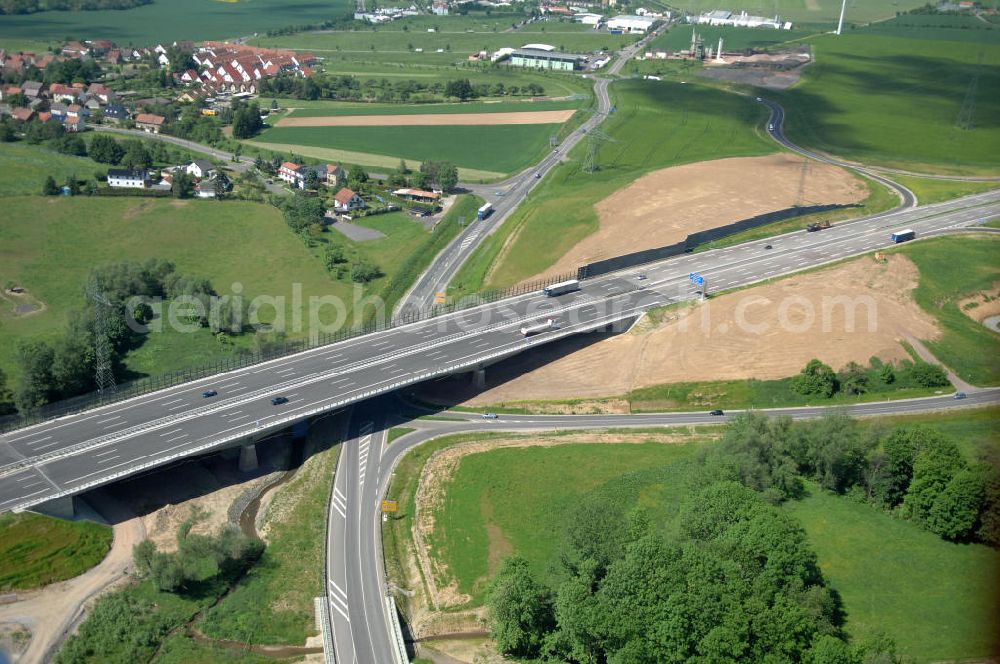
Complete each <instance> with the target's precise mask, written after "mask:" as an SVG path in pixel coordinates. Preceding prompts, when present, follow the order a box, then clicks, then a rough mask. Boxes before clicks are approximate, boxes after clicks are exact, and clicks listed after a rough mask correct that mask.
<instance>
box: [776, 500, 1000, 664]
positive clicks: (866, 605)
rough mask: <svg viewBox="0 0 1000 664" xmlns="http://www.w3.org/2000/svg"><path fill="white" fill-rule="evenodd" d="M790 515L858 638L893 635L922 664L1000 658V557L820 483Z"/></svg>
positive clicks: (788, 506) (792, 505) (795, 503)
mask: <svg viewBox="0 0 1000 664" xmlns="http://www.w3.org/2000/svg"><path fill="white" fill-rule="evenodd" d="M785 509H786V510H787V511H788V512H789V513H790V514H791V515H793V516H794V517H796V518H797V519H798V520H799V521H800V522H801V523H802V526H803V527H804V528H805V530H806V533H807V534H808V536H809V541H810V542H811V544H812V546H813V548H814V550H815V551H816V553H817V555H818V556H819V564H820V568H821V569H822V570H823V574H824V576H826V578H827V580H828V582H829V584H830V586H832V587H833V588H834V589H835V590H837V591H838V592H839V593H840V594H841V597H842V598H843V601H844V607H845V608H846V610H847V630H848V632H849V633H850V634H851V635H852V636H854V637H865V636H868V635H870V634H872V633H874V632H876V631H882V632H885V633H887V634H888V635H889V636H890V637H892V638H893V639H895V641H896V644H897V646H898V647H899V651H900V654H903V655H906V656H908V657H910V658H912V660H913V661H915V662H933V661H941V660H948V661H952V660H955V659H959V658H980V657H989V656H995V655H997V654H998V653H1000V632H997V630H996V629H995V628H996V625H997V624H1000V601H998V599H1000V552H997V551H995V550H993V549H990V548H989V547H987V546H984V545H981V544H952V543H950V542H945V541H944V540H942V539H941V538H939V537H938V536H937V535H934V534H933V533H930V532H927V531H925V530H922V529H921V528H920V527H919V526H917V525H915V524H912V523H908V522H905V521H899V520H897V519H893V518H892V517H890V516H888V515H887V514H884V513H882V512H879V511H878V510H876V509H873V508H871V507H869V506H867V505H864V504H859V503H855V502H852V501H850V500H849V499H847V498H843V497H839V496H834V495H831V494H827V493H823V492H821V491H820V490H818V489H817V488H816V487H815V485H812V486H810V495H809V496H808V497H806V498H805V499H803V500H800V501H792V502H789V503H787V504H786V507H785ZM990 625H993V627H990Z"/></svg>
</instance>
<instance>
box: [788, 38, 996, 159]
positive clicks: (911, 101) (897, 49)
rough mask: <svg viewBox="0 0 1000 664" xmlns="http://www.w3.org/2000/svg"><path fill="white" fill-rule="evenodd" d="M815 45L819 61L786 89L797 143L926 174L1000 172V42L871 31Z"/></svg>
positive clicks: (816, 41) (821, 40) (790, 129)
mask: <svg viewBox="0 0 1000 664" xmlns="http://www.w3.org/2000/svg"><path fill="white" fill-rule="evenodd" d="M810 43H811V44H812V45H813V47H814V53H815V56H816V62H815V63H814V64H813V65H811V66H809V67H807V68H806V69H805V70H804V71H803V74H802V81H801V82H800V83H799V84H798V85H796V86H794V87H792V88H790V89H789V90H786V91H784V92H782V93H777V97H778V99H780V101H781V103H782V104H783V105H784V107H785V109H786V110H787V116H786V122H785V128H786V133H787V135H788V137H789V138H790V139H791V140H793V141H795V142H797V143H800V144H803V145H809V146H812V147H815V148H818V149H820V150H824V151H827V152H830V153H833V154H836V155H838V156H842V157H846V158H849V159H853V160H856V161H860V162H864V163H868V164H880V165H884V166H899V167H903V168H907V169H909V170H913V171H917V172H955V173H995V172H996V169H997V167H998V166H1000V151H998V150H996V149H995V147H996V146H997V145H998V144H1000V123H998V122H997V118H998V117H1000V43H996V42H994V43H990V44H983V43H969V42H954V41H930V40H917V39H904V38H895V37H883V36H877V35H861V34H846V35H843V36H841V37H839V38H838V37H835V36H830V35H824V36H820V37H816V38H814V39H811V40H810ZM980 58H982V64H977V63H978V62H979V60H980ZM974 81H975V83H974ZM967 99H968V102H966V100H967ZM963 106H964V107H965V109H966V112H965V113H963V112H962V109H963ZM970 112H971V113H970Z"/></svg>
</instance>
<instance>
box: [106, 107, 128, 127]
mask: <svg viewBox="0 0 1000 664" xmlns="http://www.w3.org/2000/svg"><path fill="white" fill-rule="evenodd" d="M104 119H105V120H107V121H109V122H111V123H113V124H118V123H120V122H124V121H125V120H128V111H127V110H125V107H124V106H122V105H121V104H118V103H111V104H108V105H107V106H106V107H105V108H104Z"/></svg>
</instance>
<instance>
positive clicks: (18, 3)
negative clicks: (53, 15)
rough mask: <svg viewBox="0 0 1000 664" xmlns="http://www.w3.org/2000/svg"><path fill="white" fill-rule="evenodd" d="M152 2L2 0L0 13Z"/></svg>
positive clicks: (150, 0) (124, 6)
mask: <svg viewBox="0 0 1000 664" xmlns="http://www.w3.org/2000/svg"><path fill="white" fill-rule="evenodd" d="M152 3H153V0H0V14H34V13H36V12H45V11H95V10H101V9H132V8H133V7H141V6H143V5H149V4H152Z"/></svg>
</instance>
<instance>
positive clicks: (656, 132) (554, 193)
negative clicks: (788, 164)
mask: <svg viewBox="0 0 1000 664" xmlns="http://www.w3.org/2000/svg"><path fill="white" fill-rule="evenodd" d="M611 93H612V95H613V96H614V98H615V103H616V105H617V109H618V110H617V112H616V113H614V114H613V115H611V116H610V117H609V118H608V120H607V121H605V122H604V124H602V125H601V130H602V131H603V132H605V133H606V134H607V135H608V136H611V137H612V138H613V140H614V142H604V143H602V144H601V147H600V149H599V151H598V156H597V162H598V164H599V166H600V170H598V171H597V172H595V173H592V174H588V173H585V172H583V170H582V165H583V161H584V159H585V156H586V154H587V150H588V141H586V140H585V141H582V142H581V144H580V145H578V146H577V147H576V148H574V149H573V150H572V151H571V152H570V154H569V160H568V161H567V163H564V164H562V165H560V166H558V167H556V168H555V169H554V170H553V171H552V172H551V173H550V175H549V176H548V177H547V178H546V179H545V181H544V182H542V183H541V185H540V186H539V187H537V188H536V189H535V190H534V191H533V192H532V193H531V195H530V196H529V197H528V201H529V203H528V204H527V205H522V206H521V207H520V208H518V210H517V211H516V212H515V213H514V214H512V215H511V216H510V217H509V218H508V219H507V221H506V222H505V223H504V225H503V226H502V227H501V228H500V229H499V230H498V231H497V232H496V233H494V234H493V235H491V236H490V237H489V238H487V239H486V240H485V241H484V242H483V243H482V244H481V245H480V246H479V248H478V249H477V250H476V251H475V252H474V253H473V254H472V256H471V257H470V258H469V260H468V261H466V263H465V265H464V266H463V267H462V269H461V270H460V271H459V273H458V275H457V276H456V278H455V279H454V281H453V282H452V283H453V284H454V285H455V287H456V289H458V290H459V291H460V292H461V293H467V292H475V291H479V290H483V289H484V288H502V287H505V286H509V285H511V284H514V283H517V282H519V281H522V280H524V279H527V278H529V277H531V276H532V275H536V274H539V273H540V272H543V271H544V270H545V269H546V268H548V267H549V266H550V265H552V264H553V263H554V262H555V261H556V260H558V258H559V257H560V256H562V255H563V254H564V253H566V252H567V251H568V250H569V249H570V248H572V247H573V246H574V245H575V244H577V243H578V242H579V241H580V240H582V239H583V238H584V237H586V236H587V235H590V234H591V233H593V232H594V231H595V230H596V229H597V227H598V219H597V213H596V212H595V211H594V207H593V206H594V204H595V203H597V202H598V201H600V200H601V199H603V198H605V197H607V196H609V195H610V194H611V193H613V192H614V191H616V190H618V189H620V188H622V187H624V186H625V185H627V184H628V183H630V182H632V181H633V180H635V179H636V178H638V177H639V176H641V175H643V174H644V173H646V172H648V171H651V170H655V169H657V168H663V167H666V166H671V165H676V164H683V163H689V162H695V161H702V160H705V159H719V158H723V157H739V156H754V155H762V154H768V153H770V152H774V151H775V149H776V148H775V146H774V144H773V143H772V142H770V141H768V140H767V139H765V138H764V137H763V136H762V135H761V133H760V132H759V127H760V125H761V123H763V122H764V120H765V118H766V112H765V110H764V108H763V107H762V106H761V105H760V104H756V103H755V102H753V100H752V99H751V98H746V97H741V96H736V95H732V94H728V93H726V92H722V91H720V90H718V89H716V88H713V87H710V86H707V85H702V84H699V83H688V84H684V85H682V84H680V83H676V84H675V83H667V82H652V81H635V80H628V81H619V82H616V83H614V84H613V85H612V86H611Z"/></svg>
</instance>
